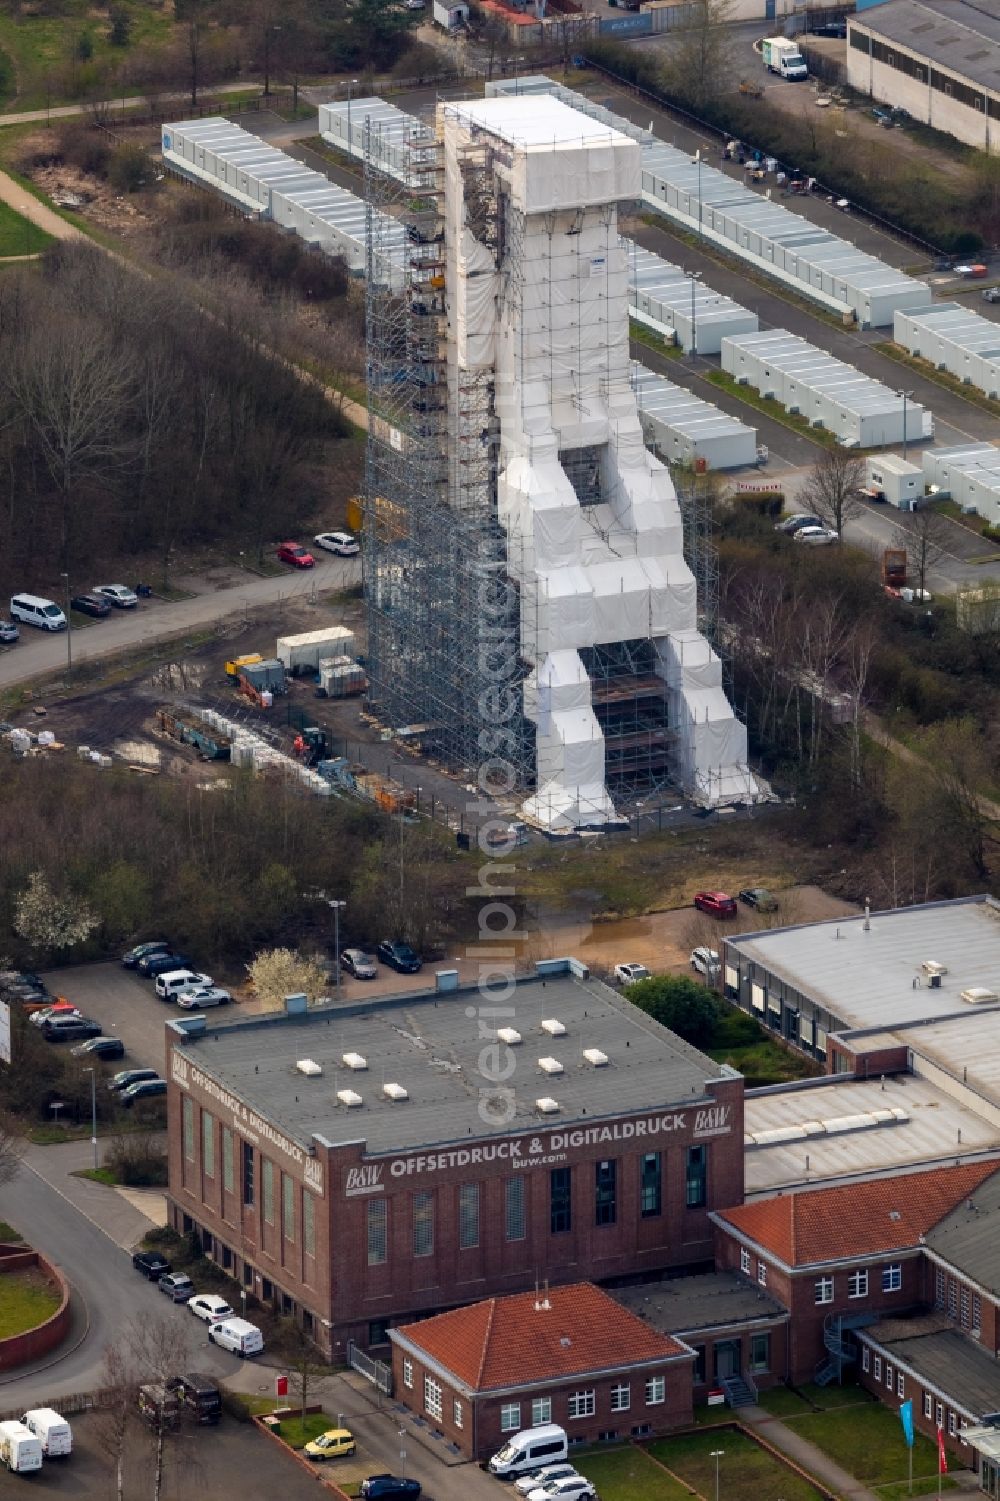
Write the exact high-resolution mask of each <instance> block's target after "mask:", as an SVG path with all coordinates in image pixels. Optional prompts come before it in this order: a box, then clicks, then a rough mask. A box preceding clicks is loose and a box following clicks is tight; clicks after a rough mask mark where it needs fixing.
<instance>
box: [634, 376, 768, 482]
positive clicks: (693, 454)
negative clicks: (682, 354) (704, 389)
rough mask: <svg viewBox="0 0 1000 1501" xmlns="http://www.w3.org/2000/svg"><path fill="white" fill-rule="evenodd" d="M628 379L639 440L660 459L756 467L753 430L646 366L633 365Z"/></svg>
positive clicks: (718, 466)
mask: <svg viewBox="0 0 1000 1501" xmlns="http://www.w3.org/2000/svg"><path fill="white" fill-rule="evenodd" d="M631 380H632V389H633V390H634V391H635V399H636V405H637V407H638V408H639V420H640V422H641V423H642V430H643V436H644V438H645V440H646V443H647V445H648V446H649V447H651V448H653V449H654V451H655V452H656V453H657V454H658V455H659V456H660V457H661V458H663V459H666V460H668V461H669V462H670V463H676V464H691V465H694V464H696V463H697V462H698V460H699V459H700V460H702V461H703V462H704V464H705V467H706V468H708V469H743V468H746V467H749V466H751V465H754V464H756V462H757V434H756V431H755V430H754V429H753V428H752V427H747V426H746V425H745V424H744V423H742V422H739V421H738V420H737V419H736V418H735V417H730V416H729V415H728V414H727V413H725V412H720V411H719V409H718V407H714V406H712V404H711V403H710V402H708V401H702V400H700V398H699V397H697V396H692V395H691V392H690V391H686V390H685V389H684V387H683V386H675V385H674V384H673V383H672V382H671V381H669V380H667V379H666V378H665V377H664V376H662V375H658V374H657V373H656V371H655V370H647V369H646V367H645V365H640V364H638V363H633V365H632V368H631Z"/></svg>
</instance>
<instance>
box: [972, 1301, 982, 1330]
mask: <svg viewBox="0 0 1000 1501" xmlns="http://www.w3.org/2000/svg"><path fill="white" fill-rule="evenodd" d="M982 1320H983V1300H982V1298H981V1297H980V1296H979V1294H978V1293H973V1294H972V1327H973V1329H974V1330H975V1331H976V1333H977V1334H978V1332H979V1330H980V1329H981V1328H982V1327H983V1323H982Z"/></svg>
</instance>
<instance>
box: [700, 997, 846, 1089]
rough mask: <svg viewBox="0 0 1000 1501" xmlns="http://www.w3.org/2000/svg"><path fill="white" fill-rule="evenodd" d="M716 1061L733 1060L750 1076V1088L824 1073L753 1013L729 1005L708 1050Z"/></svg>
mask: <svg viewBox="0 0 1000 1501" xmlns="http://www.w3.org/2000/svg"><path fill="white" fill-rule="evenodd" d="M705 1051H706V1052H707V1053H708V1055H709V1057H710V1058H714V1059H715V1061H716V1063H729V1064H731V1065H732V1067H733V1068H736V1069H739V1071H740V1073H741V1074H743V1076H744V1078H745V1079H746V1087H747V1089H760V1088H763V1087H764V1085H766V1084H783V1083H785V1082H786V1081H787V1080H790V1079H808V1078H810V1077H811V1076H812V1075H813V1074H817V1073H819V1072H821V1070H820V1069H819V1068H818V1066H817V1065H816V1064H814V1063H812V1062H810V1060H809V1059H808V1058H800V1057H797V1056H796V1055H795V1054H794V1053H792V1052H791V1051H790V1050H789V1049H787V1048H783V1047H782V1046H781V1044H780V1043H778V1042H775V1041H774V1039H773V1037H771V1036H770V1035H769V1034H768V1032H767V1030H766V1029H765V1028H764V1027H762V1026H761V1025H760V1023H759V1022H757V1021H755V1020H754V1018H753V1017H752V1016H747V1015H746V1014H745V1013H744V1012H742V1011H738V1010H737V1009H736V1007H735V1006H729V1005H726V1006H725V1009H724V1011H723V1013H722V1015H721V1017H720V1018H719V1021H718V1023H717V1024H716V1027H715V1031H714V1033H713V1036H712V1042H711V1046H709V1047H708V1048H706V1049H705Z"/></svg>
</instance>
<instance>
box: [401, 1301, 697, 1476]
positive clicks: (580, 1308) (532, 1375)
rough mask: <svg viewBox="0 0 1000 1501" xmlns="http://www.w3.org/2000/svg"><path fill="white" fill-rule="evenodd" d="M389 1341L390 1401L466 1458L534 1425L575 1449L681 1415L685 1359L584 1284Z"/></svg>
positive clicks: (423, 1326) (667, 1423)
mask: <svg viewBox="0 0 1000 1501" xmlns="http://www.w3.org/2000/svg"><path fill="white" fill-rule="evenodd" d="M391 1339H392V1345H393V1352H392V1370H393V1391H394V1394H395V1396H396V1397H397V1399H398V1400H399V1401H401V1402H403V1403H404V1404H405V1406H407V1407H409V1408H410V1409H411V1411H413V1412H415V1413H417V1414H419V1415H420V1416H421V1417H422V1418H423V1419H424V1420H425V1421H426V1422H427V1423H429V1424H430V1426H431V1427H432V1428H433V1429H434V1430H435V1431H436V1432H439V1433H440V1434H442V1436H443V1437H444V1438H445V1439H446V1440H447V1441H448V1442H449V1443H451V1444H453V1445H454V1446H455V1448H456V1449H458V1450H459V1451H460V1452H461V1453H463V1454H465V1455H466V1456H467V1457H468V1458H469V1459H487V1458H488V1457H489V1456H490V1455H491V1454H495V1453H496V1451H497V1450H498V1449H499V1448H500V1446H501V1445H502V1443H503V1441H504V1439H505V1438H506V1437H507V1436H508V1435H509V1434H511V1433H516V1432H517V1431H518V1430H519V1429H521V1428H533V1427H535V1426H536V1425H538V1424H539V1423H558V1424H559V1425H560V1426H561V1427H563V1428H565V1429H566V1433H567V1435H568V1437H569V1441H570V1443H571V1444H572V1445H576V1444H592V1443H597V1442H598V1441H601V1442H604V1443H613V1442H615V1441H616V1440H623V1439H628V1438H630V1437H631V1438H643V1437H647V1436H650V1435H653V1434H659V1433H667V1432H669V1431H670V1429H672V1428H679V1427H681V1426H682V1425H684V1424H686V1423H690V1422H691V1420H692V1407H691V1368H692V1365H693V1363H694V1352H693V1351H692V1350H690V1349H688V1347H687V1346H686V1345H684V1344H683V1343H682V1342H681V1341H679V1340H676V1339H673V1338H671V1337H670V1336H669V1335H663V1334H659V1333H657V1332H656V1330H654V1329H652V1328H650V1326H649V1325H648V1324H646V1323H644V1322H643V1320H642V1319H640V1318H637V1317H636V1316H635V1315H634V1314H632V1313H629V1312H628V1311H627V1310H626V1309H624V1308H622V1307H621V1306H620V1305H619V1304H618V1303H616V1302H615V1301H614V1299H613V1298H611V1297H609V1296H608V1294H607V1293H604V1292H602V1291H601V1290H600V1289H599V1288H597V1287H593V1286H592V1285H590V1284H589V1283H578V1284H575V1285H573V1286H570V1287H560V1288H553V1289H551V1290H546V1291H545V1292H542V1293H538V1292H532V1293H520V1294H516V1295H515V1296H513V1297H509V1298H491V1299H489V1300H488V1301H487V1302H484V1303H475V1304H472V1305H471V1306H470V1307H467V1308H460V1309H455V1310H453V1311H452V1312H450V1313H443V1314H439V1315H438V1316H437V1317H436V1318H431V1319H423V1320H421V1322H420V1323H418V1324H406V1325H404V1326H403V1327H402V1328H399V1329H394V1330H393V1331H392V1334H391Z"/></svg>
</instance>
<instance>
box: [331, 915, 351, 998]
mask: <svg viewBox="0 0 1000 1501" xmlns="http://www.w3.org/2000/svg"><path fill="white" fill-rule="evenodd" d="M327 906H328V907H330V908H331V909H332V911H333V962H334V964H335V966H336V970H337V973H336V978H335V981H334V983H335V984H336V987H337V1000H338V1001H339V1000H340V909H341V907H346V906H347V903H346V902H338V901H335V900H334V899H333V898H331V897H328V898H327Z"/></svg>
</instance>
